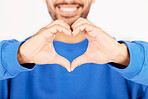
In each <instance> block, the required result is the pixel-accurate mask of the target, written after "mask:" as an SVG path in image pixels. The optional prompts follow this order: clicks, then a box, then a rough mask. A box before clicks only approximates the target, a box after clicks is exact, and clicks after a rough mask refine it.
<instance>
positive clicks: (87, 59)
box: [71, 18, 127, 71]
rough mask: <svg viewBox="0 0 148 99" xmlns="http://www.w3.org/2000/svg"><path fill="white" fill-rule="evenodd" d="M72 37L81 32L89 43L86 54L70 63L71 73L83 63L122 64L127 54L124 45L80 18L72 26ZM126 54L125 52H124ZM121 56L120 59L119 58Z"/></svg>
mask: <svg viewBox="0 0 148 99" xmlns="http://www.w3.org/2000/svg"><path fill="white" fill-rule="evenodd" d="M72 28H73V30H74V31H73V32H72V34H73V36H76V35H77V34H78V33H80V32H82V33H84V34H85V36H86V38H87V39H88V41H89V44H88V48H87V50H86V52H85V53H84V54H83V55H81V56H79V57H78V58H76V59H75V60H74V61H73V62H72V63H71V71H73V70H74V69H75V68H76V67H78V66H80V65H81V64H84V63H97V64H105V63H108V62H121V63H122V62H124V61H125V57H127V54H125V55H124V53H123V52H124V51H125V50H127V47H125V44H120V43H118V42H117V41H116V40H115V39H113V38H112V37H111V36H109V35H108V34H107V33H105V32H104V31H103V30H102V29H101V28H99V27H96V26H94V25H93V24H92V23H91V22H89V21H88V20H87V19H83V18H80V19H78V20H77V21H76V22H75V23H74V24H73V25H72ZM126 53H127V52H126ZM119 56H121V57H119Z"/></svg>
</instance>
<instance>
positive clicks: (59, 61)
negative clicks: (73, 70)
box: [53, 54, 70, 72]
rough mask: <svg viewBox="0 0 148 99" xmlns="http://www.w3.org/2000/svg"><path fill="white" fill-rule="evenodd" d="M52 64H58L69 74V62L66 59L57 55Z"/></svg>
mask: <svg viewBox="0 0 148 99" xmlns="http://www.w3.org/2000/svg"><path fill="white" fill-rule="evenodd" d="M53 63H55V64H59V65H61V66H63V67H65V68H66V69H67V70H68V71H69V72H70V62H69V61H68V60H67V59H66V58H64V57H62V56H60V55H58V54H57V55H56V57H55V59H54V61H53Z"/></svg>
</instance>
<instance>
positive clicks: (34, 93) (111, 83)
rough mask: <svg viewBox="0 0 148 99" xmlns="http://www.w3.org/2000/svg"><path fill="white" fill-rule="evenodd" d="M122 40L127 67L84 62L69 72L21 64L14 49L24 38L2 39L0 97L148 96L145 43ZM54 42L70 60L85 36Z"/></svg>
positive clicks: (126, 98) (146, 98) (123, 98)
mask: <svg viewBox="0 0 148 99" xmlns="http://www.w3.org/2000/svg"><path fill="white" fill-rule="evenodd" d="M122 42H124V43H126V45H127V46H128V48H129V52H130V58H131V61H130V64H129V66H128V67H127V68H125V69H118V68H116V67H114V66H112V65H110V64H102V65H101V64H95V63H86V64H82V65H81V66H79V67H77V68H76V69H75V70H74V71H72V72H70V73H69V72H68V71H67V70H66V69H65V68H64V67H62V66H60V65H58V64H45V65H35V66H34V67H33V68H31V69H28V68H25V67H22V66H21V65H20V64H19V63H18V61H17V51H18V48H19V46H20V45H21V44H22V43H23V42H18V41H16V40H9V41H1V42H0V99H9V98H10V99H148V91H147V90H148V89H147V85H148V76H147V75H148V68H147V67H148V61H147V59H148V58H147V53H148V43H147V42H142V41H134V42H126V41H122ZM53 44H54V47H55V50H56V52H57V53H58V54H59V55H61V56H63V57H65V58H66V59H68V60H69V61H70V62H72V61H73V60H74V59H75V58H76V57H78V56H80V55H82V54H83V53H84V52H85V51H86V49H87V46H88V40H87V39H85V40H83V41H81V42H79V43H75V44H70V43H64V42H60V41H54V42H53Z"/></svg>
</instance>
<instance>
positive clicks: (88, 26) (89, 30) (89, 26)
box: [72, 23, 94, 36]
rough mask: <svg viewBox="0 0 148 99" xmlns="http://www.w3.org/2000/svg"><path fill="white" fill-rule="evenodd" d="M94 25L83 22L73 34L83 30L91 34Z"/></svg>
mask: <svg viewBox="0 0 148 99" xmlns="http://www.w3.org/2000/svg"><path fill="white" fill-rule="evenodd" d="M93 29H94V26H92V25H90V24H87V23H85V24H83V25H82V26H79V27H77V28H76V29H75V30H74V31H73V32H72V34H73V36H76V35H77V34H78V33H79V32H83V31H85V33H88V34H90V32H91V31H93Z"/></svg>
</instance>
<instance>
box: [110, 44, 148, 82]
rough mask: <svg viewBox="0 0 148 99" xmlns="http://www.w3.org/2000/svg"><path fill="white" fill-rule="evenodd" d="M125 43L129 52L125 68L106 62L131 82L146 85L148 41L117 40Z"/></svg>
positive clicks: (147, 80) (147, 75) (147, 76)
mask: <svg viewBox="0 0 148 99" xmlns="http://www.w3.org/2000/svg"><path fill="white" fill-rule="evenodd" d="M119 42H123V43H125V44H126V45H127V47H128V50H129V53H130V63H129V65H128V66H127V67H126V68H123V69H120V68H117V67H114V66H112V65H111V64H108V65H109V66H110V67H111V68H112V69H114V70H116V71H117V72H119V73H120V74H121V75H122V76H123V77H124V78H126V79H128V80H131V81H133V82H136V83H139V84H143V85H148V42H144V41H132V42H129V41H119Z"/></svg>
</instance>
